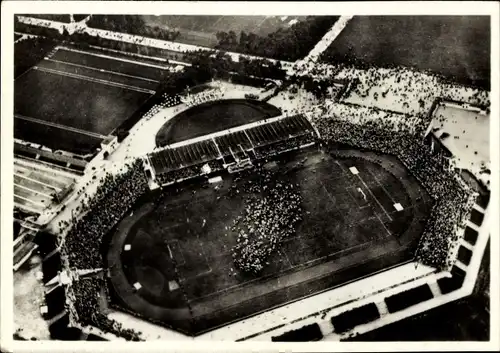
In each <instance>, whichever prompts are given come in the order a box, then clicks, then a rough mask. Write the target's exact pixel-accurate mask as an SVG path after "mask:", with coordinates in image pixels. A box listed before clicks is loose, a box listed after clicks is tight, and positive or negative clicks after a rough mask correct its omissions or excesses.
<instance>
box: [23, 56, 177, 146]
mask: <svg viewBox="0 0 500 353" xmlns="http://www.w3.org/2000/svg"><path fill="white" fill-rule="evenodd" d="M168 70H169V67H167V66H161V65H154V64H151V63H146V62H140V61H137V59H135V58H134V59H131V58H123V57H118V56H110V55H109V54H108V53H106V54H104V53H103V52H99V51H81V50H77V49H71V48H65V47H56V48H55V49H54V50H53V51H52V52H51V53H49V54H48V55H47V56H46V57H45V58H44V59H43V60H42V61H41V62H39V63H38V64H37V65H36V66H34V67H32V68H31V69H29V70H28V71H26V72H24V73H23V74H21V75H20V76H19V77H17V78H16V80H15V92H14V94H15V96H14V100H15V101H14V102H15V104H14V106H15V120H14V137H15V138H18V139H21V140H25V141H29V142H34V143H37V144H40V145H44V146H46V147H48V148H50V149H52V150H65V151H69V152H73V153H78V154H82V155H84V154H88V153H91V152H94V151H95V149H96V147H99V144H100V142H101V141H102V140H103V139H105V138H106V137H107V136H109V135H110V134H112V133H113V132H114V131H115V130H116V129H117V128H118V127H119V126H120V125H121V124H123V123H125V122H126V121H127V119H129V118H131V116H133V113H134V112H135V111H137V110H138V109H139V108H140V107H141V106H142V105H143V104H144V103H145V102H146V101H147V100H148V99H149V98H150V97H151V96H152V95H153V94H154V93H155V90H156V88H157V86H158V84H159V80H160V78H161V76H162V75H163V74H165V73H168V72H169V71H168Z"/></svg>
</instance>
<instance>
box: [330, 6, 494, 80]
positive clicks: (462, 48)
mask: <svg viewBox="0 0 500 353" xmlns="http://www.w3.org/2000/svg"><path fill="white" fill-rule="evenodd" d="M345 57H348V58H354V59H357V60H360V61H362V62H364V63H367V64H373V65H377V66H390V65H402V66H411V67H415V68H417V69H420V70H431V71H433V72H436V73H440V74H443V75H444V76H447V77H453V78H454V80H456V81H458V82H460V83H473V84H476V85H480V86H484V87H489V80H490V21H489V18H488V17H487V16H355V17H354V18H353V19H352V20H351V21H350V22H349V24H348V25H347V27H346V28H345V29H344V30H343V31H342V32H341V33H340V35H339V36H338V37H337V38H336V39H335V41H334V42H333V44H332V45H331V46H330V47H329V48H328V49H327V51H326V52H325V54H324V56H323V59H324V60H326V61H331V62H333V61H337V60H342V59H343V58H345Z"/></svg>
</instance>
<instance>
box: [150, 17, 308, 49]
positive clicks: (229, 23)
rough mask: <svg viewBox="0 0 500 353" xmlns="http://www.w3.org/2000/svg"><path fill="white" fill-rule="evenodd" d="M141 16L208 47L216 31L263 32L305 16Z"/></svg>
mask: <svg viewBox="0 0 500 353" xmlns="http://www.w3.org/2000/svg"><path fill="white" fill-rule="evenodd" d="M142 18H143V19H144V21H145V22H146V24H147V25H148V26H151V27H155V26H159V27H161V28H169V29H177V30H179V32H180V35H179V37H178V38H177V39H176V41H178V42H181V43H187V44H194V45H201V46H205V47H211V48H212V47H215V45H217V43H218V40H217V37H216V33H217V32H220V31H225V32H229V31H234V32H235V33H236V35H237V36H238V37H239V35H240V32H241V31H245V32H247V33H251V32H252V33H255V34H257V35H260V36H267V35H268V34H270V33H272V32H275V31H277V30H278V29H279V28H288V27H289V26H290V21H294V20H299V21H300V20H302V19H304V18H305V16H186V15H161V16H155V15H143V16H142ZM292 23H293V22H292Z"/></svg>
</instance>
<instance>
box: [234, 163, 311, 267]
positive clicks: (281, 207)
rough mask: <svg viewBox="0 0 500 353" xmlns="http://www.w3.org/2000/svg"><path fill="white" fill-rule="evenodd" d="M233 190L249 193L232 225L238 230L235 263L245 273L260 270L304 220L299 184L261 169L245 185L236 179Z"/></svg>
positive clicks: (235, 231)
mask: <svg viewBox="0 0 500 353" xmlns="http://www.w3.org/2000/svg"><path fill="white" fill-rule="evenodd" d="M230 192H233V193H241V192H243V193H245V194H246V195H248V197H247V198H246V200H245V209H244V211H243V213H242V214H241V215H240V216H239V217H238V218H237V219H236V220H234V224H233V225H232V227H231V231H232V232H234V233H236V234H238V236H237V240H236V241H237V243H236V245H235V246H234V247H233V249H232V255H233V260H234V263H235V265H236V267H237V268H238V269H240V270H241V271H243V272H245V273H251V274H259V273H261V272H262V270H263V269H264V268H265V267H266V266H267V265H269V262H268V260H269V257H270V255H271V254H272V253H273V252H274V251H275V250H276V248H277V247H279V245H280V243H281V242H282V241H283V240H284V239H286V238H287V237H289V236H290V235H292V234H294V233H295V229H296V226H297V224H298V223H299V222H300V221H301V220H302V206H301V202H302V198H301V195H300V193H299V187H298V184H297V185H296V184H293V183H290V181H289V180H286V179H285V180H280V179H278V178H277V177H276V175H274V174H273V173H271V172H269V171H265V170H260V171H259V173H258V175H257V177H256V179H255V178H254V179H250V180H248V181H247V182H246V183H245V184H243V186H241V185H238V184H237V183H234V184H233V186H232V189H231V191H230Z"/></svg>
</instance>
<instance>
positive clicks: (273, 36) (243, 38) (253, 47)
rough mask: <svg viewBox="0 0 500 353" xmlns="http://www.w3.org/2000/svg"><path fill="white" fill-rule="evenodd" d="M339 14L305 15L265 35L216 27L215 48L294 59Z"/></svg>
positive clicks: (328, 26)
mask: <svg viewBox="0 0 500 353" xmlns="http://www.w3.org/2000/svg"><path fill="white" fill-rule="evenodd" d="M339 18H340V16H308V17H307V18H306V19H305V20H303V21H299V22H297V23H295V24H293V25H292V26H290V27H288V28H282V27H280V28H278V29H277V30H276V31H275V32H273V33H270V34H269V35H267V36H260V35H258V34H255V33H252V32H250V33H246V32H244V31H242V32H240V34H239V35H238V34H237V33H235V32H234V31H229V32H224V31H220V32H218V33H217V34H216V36H217V40H218V41H219V42H218V45H217V46H216V48H217V49H221V50H226V51H232V52H238V53H245V54H252V55H257V56H263V57H268V58H273V59H278V60H286V61H296V60H298V59H300V58H303V57H304V56H306V55H307V54H308V53H309V52H310V51H311V49H312V48H314V46H315V45H316V43H317V42H318V41H319V40H320V39H321V38H322V37H323V36H324V35H325V33H326V32H327V31H328V30H329V29H330V28H331V27H332V26H333V25H334V24H335V22H337V20H338V19H339Z"/></svg>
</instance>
